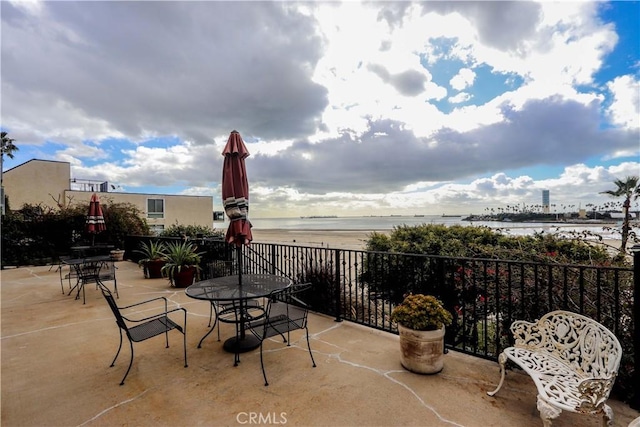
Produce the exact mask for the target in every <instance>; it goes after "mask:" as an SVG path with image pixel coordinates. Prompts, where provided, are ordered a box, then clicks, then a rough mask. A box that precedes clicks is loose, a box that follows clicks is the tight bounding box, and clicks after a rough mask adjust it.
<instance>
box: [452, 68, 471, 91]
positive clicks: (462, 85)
mask: <svg viewBox="0 0 640 427" xmlns="http://www.w3.org/2000/svg"><path fill="white" fill-rule="evenodd" d="M475 78H476V73H474V72H473V70H471V69H469V68H461V69H460V71H458V74H456V75H455V76H454V77H453V78H451V80H450V81H449V84H450V85H451V87H452V88H454V89H455V90H463V89H466V88H468V87H470V86H473V81H474V80H475Z"/></svg>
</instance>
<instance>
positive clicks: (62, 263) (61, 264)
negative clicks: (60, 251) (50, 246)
mask: <svg viewBox="0 0 640 427" xmlns="http://www.w3.org/2000/svg"><path fill="white" fill-rule="evenodd" d="M71 258H72V257H71V256H69V255H61V256H59V257H58V266H57V268H56V271H57V272H58V273H60V288H61V289H62V293H63V294H65V293H66V292H65V291H64V283H63V282H64V281H65V280H67V281H68V282H69V289H71V279H72V278H77V277H76V270H75V268H73V267H72V266H70V265H67V264H65V261H67V260H70V259H71ZM53 265H54V264H52V265H51V267H53ZM51 267H50V268H49V271H51ZM65 267H69V271H68V272H67V273H63V271H64V269H65Z"/></svg>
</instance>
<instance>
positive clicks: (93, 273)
mask: <svg viewBox="0 0 640 427" xmlns="http://www.w3.org/2000/svg"><path fill="white" fill-rule="evenodd" d="M116 268H117V267H116V266H115V263H114V262H113V261H90V260H86V261H84V262H82V263H80V264H74V266H73V271H74V274H73V277H76V284H75V286H73V287H71V289H70V290H69V295H71V292H73V290H74V289H77V292H76V299H78V298H80V292H81V291H82V303H83V304H85V303H86V296H85V290H84V288H85V285H86V284H87V283H95V284H96V287H97V286H99V285H102V286H105V285H104V282H105V281H113V290H114V292H115V294H116V297H117V298H120V295H119V294H118V281H117V280H116ZM69 274H70V275H71V273H69ZM69 280H71V279H69ZM63 291H64V288H63Z"/></svg>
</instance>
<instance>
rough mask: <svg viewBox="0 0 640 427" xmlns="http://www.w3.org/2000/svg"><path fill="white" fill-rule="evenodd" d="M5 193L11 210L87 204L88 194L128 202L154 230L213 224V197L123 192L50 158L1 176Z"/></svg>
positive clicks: (65, 163)
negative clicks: (80, 176) (81, 176)
mask: <svg viewBox="0 0 640 427" xmlns="http://www.w3.org/2000/svg"><path fill="white" fill-rule="evenodd" d="M3 186H4V192H5V194H6V195H7V197H8V199H9V206H10V208H11V209H20V208H21V207H22V206H23V205H24V204H25V203H28V204H34V205H35V204H42V205H44V206H50V207H53V208H60V207H63V206H70V205H73V204H75V203H81V202H82V203H88V202H89V199H90V198H91V195H92V194H93V193H96V194H98V195H99V196H100V202H101V203H102V204H104V205H107V206H108V205H109V204H110V203H131V204H133V205H135V206H136V207H138V208H139V209H140V211H141V212H143V213H144V219H146V221H147V223H148V224H149V226H150V227H151V229H153V230H155V231H158V232H159V231H161V230H162V229H164V228H166V227H169V226H170V225H172V224H176V223H178V224H181V225H198V226H206V227H212V226H213V197H211V196H182V195H169V194H143V193H124V192H117V191H109V190H112V189H113V188H111V186H110V185H109V184H108V182H99V181H89V180H81V179H77V178H72V177H71V164H70V163H68V162H58V161H50V160H37V159H33V160H29V161H28V162H25V163H23V164H21V165H18V166H16V167H14V168H11V169H9V170H7V171H5V172H4V175H3Z"/></svg>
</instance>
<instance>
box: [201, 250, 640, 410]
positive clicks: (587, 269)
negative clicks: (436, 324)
mask: <svg viewBox="0 0 640 427" xmlns="http://www.w3.org/2000/svg"><path fill="white" fill-rule="evenodd" d="M198 244H199V247H200V250H204V251H205V253H206V255H205V257H203V265H202V267H203V268H202V274H203V277H206V275H207V274H208V273H207V272H211V271H214V270H215V269H212V268H209V267H210V266H211V263H214V262H218V263H220V262H223V263H224V265H225V266H226V267H225V268H224V272H223V273H222V274H237V265H239V264H238V262H237V261H238V259H237V258H238V256H241V257H242V263H240V265H242V270H243V273H245V274H256V273H271V274H282V275H284V276H287V277H289V278H291V279H292V280H293V281H294V282H300V283H301V282H310V283H313V284H314V286H313V287H312V292H311V295H308V297H309V298H308V299H309V301H308V302H309V303H310V305H311V308H312V309H313V310H314V311H317V312H320V313H324V314H328V315H331V316H333V317H335V319H336V320H337V321H341V320H348V321H351V322H355V323H359V324H362V325H365V326H369V327H372V328H375V329H380V330H383V331H388V332H391V333H397V329H396V326H395V325H394V324H393V323H392V322H391V320H390V317H391V311H392V309H393V307H394V306H395V305H397V304H398V303H400V302H401V301H402V300H403V298H404V296H405V295H406V294H408V293H423V294H430V295H434V296H436V297H438V298H439V299H441V300H442V301H443V303H444V305H445V307H446V308H447V309H448V310H449V311H451V313H452V314H453V316H454V322H453V323H452V325H451V326H450V327H448V328H447V333H446V337H445V342H446V346H447V347H448V348H451V349H455V350H456V351H460V352H464V353H467V354H471V355H474V356H478V357H482V358H485V359H490V360H497V358H498V355H499V354H500V352H501V351H502V349H504V348H505V347H507V346H509V345H511V344H512V341H511V340H512V338H511V334H510V332H509V326H510V325H511V323H512V322H513V321H514V320H516V319H520V320H529V321H533V320H535V319H537V318H540V317H541V316H542V315H543V314H545V313H547V312H549V311H552V310H559V309H563V310H570V311H573V312H576V313H580V314H584V315H586V316H588V317H590V318H593V319H595V320H596V321H598V322H599V323H601V324H603V325H604V326H605V327H607V328H608V329H610V330H611V331H612V332H614V333H615V334H616V336H617V337H618V339H619V341H620V342H621V344H622V346H623V354H624V355H626V356H623V363H622V366H621V369H620V373H619V381H618V382H619V383H624V384H630V385H632V386H631V388H632V390H625V391H624V392H625V393H630V394H629V395H631V394H633V396H634V397H633V402H632V406H633V407H636V406H640V402H638V399H640V350H639V348H638V347H639V346H640V328H635V325H636V323H635V320H636V319H638V316H639V315H640V313H639V312H640V291H639V289H640V251H638V252H636V253H635V255H634V267H633V268H632V267H616V266H606V265H600V266H592V265H569V264H544V263H539V262H523V261H509V260H496V259H476V258H453V257H442V256H436V255H417V254H401V253H387V252H369V251H359V250H347V249H329V248H321V247H320V248H318V247H306V246H291V245H282V244H265V243H252V244H251V246H246V247H243V248H242V249H241V250H240V251H236V249H235V248H233V247H231V246H229V245H227V244H226V243H225V242H224V241H222V240H201V241H199V242H198ZM634 269H635V273H634ZM634 301H635V302H636V303H635V304H634ZM631 376H635V377H634V378H631Z"/></svg>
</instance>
